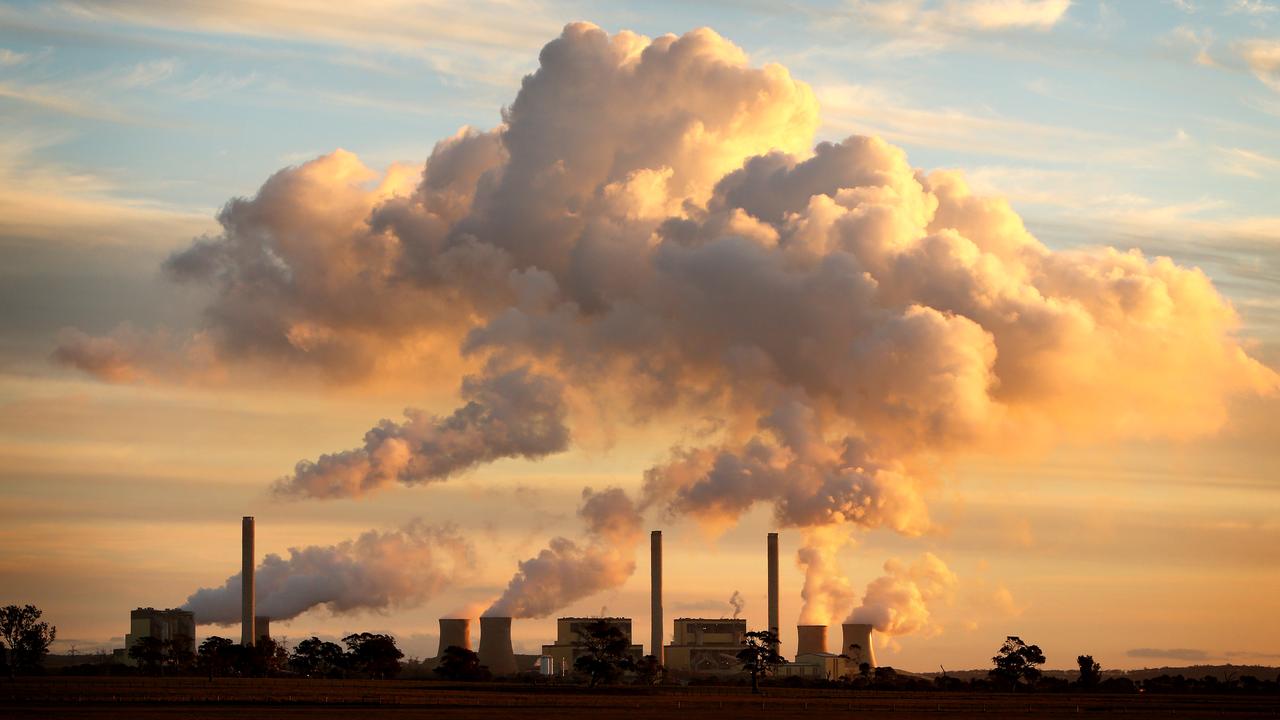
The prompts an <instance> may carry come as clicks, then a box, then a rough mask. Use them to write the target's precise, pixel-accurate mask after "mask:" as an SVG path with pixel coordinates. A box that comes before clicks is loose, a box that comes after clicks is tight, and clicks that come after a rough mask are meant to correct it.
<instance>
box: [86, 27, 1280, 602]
mask: <svg viewBox="0 0 1280 720" xmlns="http://www.w3.org/2000/svg"><path fill="white" fill-rule="evenodd" d="M1067 4H1068V3H1066V2H1037V3H1033V2H1018V3H1012V2H1010V3H994V2H988V3H985V4H984V3H968V4H953V5H954V7H953V5H948V6H947V7H949V8H952V7H953V9H955V10H956V12H959V11H960V10H964V12H966V13H968V15H967V16H972V18H974V20H973V22H975V23H978V24H982V23H984V22H985V23H988V24H990V23H992V22H995V20H982V18H994V17H996V15H997V14H998V13H996V10H1001V11H1009V12H1011V13H1013V14H1012V15H1007V16H1001V17H1016V18H1021V19H1020V20H1018V23H1020V24H1030V25H1037V24H1044V23H1047V22H1049V21H1050V20H1055V19H1056V18H1057V17H1060V16H1061V11H1062V10H1063V9H1065V7H1066V5H1067ZM988 11H990V12H988ZM1014 11H1017V12H1014ZM1023 11H1025V13H1024V12H1023ZM1041 18H1043V21H1042V20H1041ZM1002 22H1004V21H1002ZM818 121H819V117H818V108H817V104H816V102H815V100H814V96H813V93H812V92H811V91H810V89H809V88H808V86H806V85H805V84H803V83H801V82H798V81H796V80H794V79H793V78H791V76H790V75H789V74H788V72H787V71H786V70H785V69H784V68H782V67H780V66H777V65H766V66H764V67H752V66H751V64H750V63H749V62H748V59H747V58H746V56H745V54H744V53H743V52H742V51H741V50H739V49H738V48H737V47H735V46H734V45H732V44H731V43H729V42H728V41H726V40H725V39H723V38H721V37H720V36H718V35H716V34H715V33H714V32H712V31H710V30H706V29H703V30H697V31H694V32H691V33H688V34H686V35H684V36H682V37H675V36H663V37H660V38H657V39H654V40H649V39H647V38H644V37H641V36H639V35H635V34H632V33H628V32H622V33H618V34H617V35H613V36H610V35H608V34H606V33H605V32H604V31H602V30H600V29H599V28H596V27H594V26H591V25H588V24H581V23H579V24H572V25H569V26H567V27H566V28H565V29H564V32H563V34H562V35H561V36H560V37H559V38H557V39H555V40H554V41H552V42H551V43H549V44H548V45H547V46H546V47H545V48H544V49H543V50H542V53H541V55H540V67H539V68H538V70H537V71H536V72H535V73H533V74H531V75H529V76H528V77H526V78H525V80H524V82H523V84H522V86H521V89H520V92H519V94H518V95H517V96H516V98H515V100H514V102H513V103H512V104H511V105H510V106H509V107H508V108H506V109H505V110H504V114H503V123H502V125H500V126H499V127H497V128H495V129H493V130H490V131H484V132H482V131H476V130H471V129H465V130H463V131H461V132H459V133H458V134H457V135H454V136H453V137H450V138H447V139H445V140H443V141H441V142H440V143H439V144H438V145H437V146H436V148H435V150H434V152H433V153H432V154H431V157H430V158H428V160H427V162H426V165H425V167H424V168H423V170H422V173H421V177H420V179H419V180H418V182H417V183H416V185H414V184H413V183H412V182H410V181H409V175H408V173H407V171H406V170H405V169H404V168H400V167H397V168H393V169H392V170H391V171H390V172H389V173H388V174H387V175H386V176H385V177H383V178H381V179H380V178H378V177H376V176H375V175H374V174H373V173H371V172H370V171H369V170H367V169H366V168H365V167H364V166H363V165H361V164H360V162H359V161H358V160H357V159H356V158H355V157H354V156H353V155H351V154H350V153H346V152H343V151H338V152H335V153H334V154H332V155H328V156H325V157H322V158H319V159H317V160H314V161H312V162H310V163H307V164H305V165H302V166H300V167H296V168H288V169H285V170H281V171H280V172H278V173H277V174H276V175H274V176H272V177H271V178H270V179H269V180H268V181H267V182H266V183H265V184H264V185H263V187H262V188H261V190H260V191H259V192H258V194H257V195H256V196H255V197H253V198H250V199H237V200H233V201H232V202H230V203H228V205H227V206H226V208H225V209H224V210H223V212H222V214H221V215H220V217H219V220H220V222H221V224H222V228H223V231H222V233H221V234H220V235H217V236H211V237H206V238H202V239H199V240H197V241H196V242H194V243H193V244H192V245H191V247H189V248H188V249H186V250H184V251H182V252H180V253H178V254H176V255H174V256H173V257H172V258H171V259H170V261H169V263H168V269H169V271H170V272H171V273H172V274H173V275H174V276H175V277H177V278H179V279H182V280H184V281H188V282H194V283H199V284H202V285H204V286H206V287H208V288H209V289H210V290H211V291H212V293H213V296H212V300H211V302H210V304H209V305H208V307H207V311H206V318H207V327H206V328H205V331H204V337H205V338H206V339H207V342H208V344H209V345H210V347H212V348H213V352H214V353H216V355H217V357H218V358H220V359H221V360H222V361H224V362H228V363H230V362H235V361H243V360H252V361H254V362H268V363H279V364H281V365H283V366H285V367H289V368H297V367H309V368H316V369H319V370H321V371H323V372H325V373H327V374H329V375H330V376H331V377H334V378H337V379H340V380H347V379H359V378H367V377H371V376H372V377H379V376H381V375H383V374H385V373H387V372H392V371H393V370H395V369H399V370H400V371H403V369H404V368H411V369H414V370H415V371H416V372H419V373H423V374H426V373H431V374H433V375H440V374H441V370H440V368H442V367H443V368H446V369H447V368H451V367H455V366H454V365H448V364H445V365H435V364H426V363H422V362H421V357H423V356H425V355H427V354H431V353H434V354H436V355H448V356H451V357H453V358H455V359H459V360H460V362H459V363H457V364H456V367H459V368H465V369H464V371H465V372H468V373H471V374H470V375H469V376H468V377H467V379H466V380H465V382H463V386H462V387H463V393H462V394H463V400H464V405H463V406H462V407H460V408H459V409H458V410H456V411H455V412H453V413H452V414H446V415H442V416H436V415H432V414H429V413H424V412H420V411H416V410H411V411H409V412H408V418H407V419H406V420H405V421H404V422H400V423H396V422H391V421H384V422H383V423H381V424H379V425H378V426H377V427H375V428H373V429H372V430H370V431H369V433H368V434H367V435H366V437H365V441H364V444H363V446H362V447H360V448H358V449H355V450H348V451H345V452H339V453H337V454H334V455H326V456H323V457H321V458H320V459H319V460H318V461H316V462H314V463H312V462H303V463H300V464H299V465H298V467H297V468H296V470H295V472H294V474H293V475H292V476H290V477H287V478H285V479H284V480H282V481H281V482H280V483H279V484H278V485H277V490H278V491H279V492H280V493H281V494H282V495H284V496H292V497H342V496H354V495H360V494H364V493H368V492H371V491H374V490H376V489H378V488H382V487H386V486H389V485H392V484H394V483H397V482H399V483H420V482H428V481H431V480H440V479H444V478H446V477H448V476H450V475H452V474H455V473H459V472H462V471H464V470H466V469H467V468H470V467H474V466H475V465H477V464H479V463H484V462H488V461H491V460H495V459H498V458H504V457H517V456H519V457H526V458H537V457H540V456H543V455H546V454H549V453H553V452H558V451H560V450H563V449H565V448H566V447H568V446H569V445H570V443H571V437H572V436H573V435H574V434H577V433H578V432H579V431H580V430H582V429H583V428H587V427H590V426H592V425H594V424H595V423H596V422H597V421H598V420H599V419H600V417H602V416H603V417H605V419H606V420H611V421H614V420H618V421H622V422H641V421H647V420H652V419H655V418H661V419H664V420H672V419H680V418H690V417H696V418H706V417H711V418H715V419H716V420H718V421H719V423H718V424H717V425H718V427H720V428H721V429H720V430H719V431H718V432H717V434H716V435H715V436H714V437H710V438H706V439H704V440H702V441H700V442H701V443H702V444H701V445H699V446H694V447H688V446H681V447H677V448H673V449H672V451H671V454H670V456H669V458H668V459H667V460H666V461H664V462H662V463H660V464H659V465H658V466H656V467H654V468H651V469H650V470H649V471H648V472H647V473H646V475H645V478H644V485H643V489H642V492H641V495H640V496H639V497H638V499H637V500H636V501H635V502H636V504H637V506H638V507H639V508H641V509H652V510H654V511H655V512H662V513H668V514H670V515H676V516H684V515H687V516H693V517H695V518H697V519H699V520H702V521H705V522H707V523H711V524H718V525H723V524H726V523H733V522H736V521H737V519H738V518H739V517H740V516H741V515H742V514H743V513H744V512H746V511H747V510H748V509H750V508H751V507H753V506H754V505H756V504H758V503H766V504H769V505H771V506H772V508H773V510H774V513H775V517H776V521H777V523H778V524H779V525H780V526H783V527H799V528H819V527H823V526H829V525H840V524H843V525H847V526H850V527H854V528H881V527H882V528H888V529H892V530H895V531H897V532H901V533H904V534H909V535H916V534H920V533H923V532H926V531H927V530H928V529H929V528H930V520H929V516H928V512H927V505H926V498H927V494H928V482H927V478H928V477H929V475H930V472H931V470H932V469H933V468H934V467H936V464H937V461H938V460H939V459H940V458H945V457H947V456H951V455H954V454H956V453H961V452H991V451H994V452H998V451H1000V450H1001V449H1002V448H1004V447H1006V446H1009V445H1017V446H1025V445H1027V444H1028V443H1043V442H1048V441H1050V440H1052V439H1054V438H1058V437H1070V438H1072V439H1076V440H1088V439H1099V438H1103V439H1108V440H1111V439H1116V438H1125V437H1135V436H1137V437H1160V436H1172V437H1188V436H1195V435H1199V434H1203V433H1208V432H1212V431H1213V430H1215V429H1217V428H1218V427H1220V426H1221V425H1222V423H1223V422H1224V421H1225V419H1226V413H1227V410H1226V408H1227V403H1228V401H1229V400H1230V399H1231V398H1232V397H1233V396H1235V395H1239V394H1251V393H1260V392H1268V391H1271V390H1274V389H1275V388H1276V386H1277V376H1276V374H1275V373H1274V372H1273V371H1271V370H1270V369H1268V368H1266V367H1264V366H1262V365H1261V364H1259V363H1258V362H1256V361H1254V360H1253V359H1251V358H1250V357H1249V356H1248V354H1247V353H1246V351H1245V349H1244V347H1243V346H1242V344H1241V342H1240V341H1239V340H1238V339H1237V338H1236V336H1235V332H1236V329H1237V326H1238V320H1237V317H1236V315H1235V312H1234V311H1233V309H1232V308H1231V306H1230V304H1229V303H1228V302H1226V301H1225V300H1224V299H1223V298H1222V296H1221V295H1220V294H1219V293H1218V292H1217V291H1216V290H1215V288H1214V287H1213V285H1212V283H1211V282H1210V281H1209V279H1208V278H1207V277H1206V276H1205V275H1204V273H1202V272H1201V271H1200V270H1198V269H1195V268H1187V267H1182V266H1179V265H1177V264H1175V263H1174V262H1173V261H1171V260H1169V259H1168V258H1159V257H1157V258H1148V257H1145V256H1143V255H1142V254H1141V253H1140V252H1138V251H1132V250H1131V251H1124V250H1117V249H1113V248H1106V247H1093V246H1091V245H1090V239H1089V238H1081V242H1080V244H1079V246H1078V247H1076V248H1073V249H1069V250H1061V251H1055V250H1051V249H1049V248H1048V247H1046V246H1045V245H1043V244H1042V243H1040V242H1039V241H1038V240H1037V239H1036V238H1035V237H1033V236H1032V235H1031V234H1030V233H1029V232H1028V231H1027V229H1026V228H1025V227H1024V225H1023V223H1022V220H1021V219H1020V218H1019V217H1018V215H1017V214H1016V213H1015V212H1014V211H1013V210H1012V209H1011V208H1010V207H1009V204H1008V203H1007V202H1005V201H1004V200H1003V199H1001V198H997V197H983V196H979V195H974V194H973V193H972V192H971V191H970V190H969V188H968V186H967V184H966V182H965V180H964V178H963V177H962V176H961V175H960V174H959V173H956V172H951V171H935V172H926V171H923V170H918V169H915V168H912V167H911V165H910V164H909V163H908V162H907V158H906V156H905V154H904V153H903V151H902V150H900V149H898V148H896V147H893V146H891V145H889V144H888V143H886V142H884V141H882V140H880V139H877V138H868V137H857V136H854V137H850V138H847V139H845V140H843V141H841V142H834V143H833V142H824V143H820V144H818V145H816V146H814V144H813V139H814V138H813V136H814V132H815V129H816V127H817V126H818ZM81 342H82V344H83V340H81ZM105 350H110V352H106V351H105ZM105 350H104V352H103V353H100V354H101V355H103V356H104V357H106V359H107V360H110V358H111V357H113V356H114V355H115V354H116V353H117V352H118V351H117V350H116V349H113V348H106V349H105ZM415 360H416V361H417V364H415ZM99 364H102V365H104V366H108V367H109V366H111V363H109V362H104V363H99ZM461 372H463V371H459V374H461ZM113 373H114V371H112V372H104V373H103V374H105V375H108V376H110V375H112V374H113ZM446 379H447V380H449V381H457V379H458V377H457V376H451V377H448V378H446ZM628 502H631V501H630V500H628ZM628 527H630V526H628ZM810 537H811V538H819V539H820V538H822V537H824V536H823V535H822V534H821V533H813V534H811V535H810ZM610 542H615V543H616V544H617V545H620V546H628V544H634V539H633V538H632V536H631V534H630V533H629V532H628V533H621V534H619V535H617V536H614V535H612V534H601V533H598V532H596V533H589V536H588V539H587V540H586V541H584V542H583V543H574V542H570V541H567V540H557V541H556V542H553V544H552V546H551V547H550V548H548V550H547V551H545V552H544V553H543V554H542V555H539V556H538V557H537V558H534V559H533V560H530V561H527V562H526V563H525V564H523V565H522V569H521V574H520V575H518V576H517V580H518V581H520V583H523V584H524V585H529V586H530V587H532V583H534V582H535V581H536V580H537V579H538V578H541V577H546V578H548V579H549V580H548V582H547V583H546V584H545V585H543V586H542V587H548V588H551V590H548V591H546V592H545V593H543V592H542V591H541V590H539V591H538V592H531V593H527V594H526V597H527V598H531V599H522V600H519V601H517V600H515V599H510V600H509V601H504V602H506V605H505V606H503V607H502V612H504V613H510V614H516V615H539V614H545V613H547V612H550V611H551V609H550V608H551V607H552V605H554V602H552V601H551V600H547V599H545V598H547V597H550V596H552V595H554V596H556V597H558V598H559V600H556V601H555V602H563V601H564V599H565V597H566V596H567V595H568V594H572V593H570V591H569V590H568V588H569V587H570V584H569V583H567V582H560V581H559V580H557V579H556V578H574V577H578V576H576V575H575V574H574V572H576V571H575V570H574V568H581V567H589V566H592V565H593V564H594V566H595V567H596V570H597V572H594V573H593V574H591V577H592V578H604V579H603V580H591V581H589V582H585V583H584V584H582V585H581V586H580V587H582V588H587V589H592V588H594V589H599V588H602V587H605V586H607V585H608V584H609V583H616V582H620V581H621V579H622V578H625V576H626V575H627V574H629V572H630V566H629V565H628V564H627V563H626V562H622V563H615V562H614V561H615V560H618V559H619V558H612V557H606V558H604V559H603V560H602V559H601V553H600V552H599V551H598V550H599V549H600V548H604V547H605V546H606V545H607V544H608V543H610ZM807 547H808V548H809V549H810V550H812V553H811V555H810V557H809V560H810V564H811V565H813V566H814V567H826V565H824V564H823V562H825V561H824V557H825V556H824V555H823V554H822V553H823V550H822V548H821V547H820V544H819V540H815V541H814V542H811V543H809V544H808V545H807ZM627 552H630V550H629V549H628V551H627ZM602 563H607V564H608V567H607V568H604V566H603V564H602ZM543 568H546V569H547V571H546V573H545V574H543V570H542V569H543ZM615 568H616V569H617V571H616V572H615V571H614V570H615ZM814 579H815V581H816V580H818V579H819V578H817V577H815V578H814ZM575 582H576V581H575ZM516 584H517V583H516V581H513V587H515V586H516ZM813 587H814V588H815V594H814V597H819V596H823V595H824V592H818V588H819V587H820V585H819V584H815V585H814V586H813ZM832 587H834V588H835V589H836V590H838V591H840V592H843V590H841V588H840V587H839V586H838V585H837V586H832ZM574 592H581V591H574ZM825 594H826V595H827V596H829V595H830V593H829V592H826V593H825ZM837 594H839V593H837ZM540 598H542V599H540ZM821 614H829V612H824V613H821Z"/></svg>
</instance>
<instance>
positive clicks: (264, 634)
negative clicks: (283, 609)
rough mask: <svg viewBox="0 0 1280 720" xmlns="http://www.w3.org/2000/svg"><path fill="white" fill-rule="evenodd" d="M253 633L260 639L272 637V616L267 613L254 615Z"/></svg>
mask: <svg viewBox="0 0 1280 720" xmlns="http://www.w3.org/2000/svg"><path fill="white" fill-rule="evenodd" d="M253 634H254V635H256V636H257V638H258V640H259V641H262V640H270V639H271V618H270V617H268V616H266V615H255V616H254V617H253Z"/></svg>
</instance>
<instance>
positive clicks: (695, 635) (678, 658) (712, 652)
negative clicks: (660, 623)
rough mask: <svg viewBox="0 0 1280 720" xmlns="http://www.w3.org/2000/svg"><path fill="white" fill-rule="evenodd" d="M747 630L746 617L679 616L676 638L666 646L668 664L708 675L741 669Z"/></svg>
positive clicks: (674, 633) (678, 669)
mask: <svg viewBox="0 0 1280 720" xmlns="http://www.w3.org/2000/svg"><path fill="white" fill-rule="evenodd" d="M746 634H747V621H746V620H736V619H729V618H719V619H707V618H677V619H676V620H675V631H674V632H673V633H672V638H673V642H672V643H671V644H670V645H667V646H666V648H665V650H664V652H665V656H664V659H665V661H666V667H667V669H668V670H676V671H680V672H690V673H699V674H707V675H731V674H737V673H740V672H742V663H741V661H739V660H738V657H737V655H738V651H740V650H742V640H743V638H744V637H745V636H746Z"/></svg>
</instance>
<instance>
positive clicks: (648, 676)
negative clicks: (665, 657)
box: [634, 655, 662, 685]
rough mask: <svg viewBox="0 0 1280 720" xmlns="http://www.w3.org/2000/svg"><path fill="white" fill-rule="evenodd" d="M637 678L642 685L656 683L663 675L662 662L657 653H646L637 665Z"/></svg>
mask: <svg viewBox="0 0 1280 720" xmlns="http://www.w3.org/2000/svg"><path fill="white" fill-rule="evenodd" d="M634 669H635V673H636V679H637V680H638V681H639V683H640V684H641V685H656V684H658V680H659V679H660V678H661V677H662V663H660V662H658V658H657V656H655V655H645V656H644V657H642V658H640V661H639V662H637V663H636V665H635V668H634Z"/></svg>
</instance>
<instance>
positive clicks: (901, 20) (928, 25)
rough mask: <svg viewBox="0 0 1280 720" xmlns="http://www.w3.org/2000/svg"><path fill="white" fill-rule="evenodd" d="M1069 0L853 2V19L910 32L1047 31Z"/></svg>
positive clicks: (891, 0)
mask: <svg viewBox="0 0 1280 720" xmlns="http://www.w3.org/2000/svg"><path fill="white" fill-rule="evenodd" d="M1070 7H1071V0H942V1H941V2H922V1H921V0H854V2H853V4H852V8H851V9H852V11H853V13H854V14H855V16H857V17H860V18H861V19H863V20H866V21H869V22H872V23H875V24H877V25H880V26H883V27H890V28H895V29H900V30H910V31H912V32H922V31H926V30H941V31H951V32H955V31H978V32H989V31H999V30H1018V29H1029V30H1048V29H1051V28H1052V27H1053V26H1055V25H1057V24H1058V22H1059V21H1061V20H1062V18H1063V16H1064V15H1066V12H1067V10H1068V8H1070Z"/></svg>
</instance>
